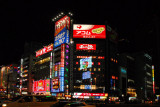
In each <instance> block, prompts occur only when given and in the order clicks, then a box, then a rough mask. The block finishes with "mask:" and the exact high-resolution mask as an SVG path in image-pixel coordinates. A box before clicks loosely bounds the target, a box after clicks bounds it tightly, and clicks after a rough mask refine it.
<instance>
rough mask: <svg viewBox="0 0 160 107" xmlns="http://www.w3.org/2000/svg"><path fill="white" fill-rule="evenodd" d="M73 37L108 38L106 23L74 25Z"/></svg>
mask: <svg viewBox="0 0 160 107" xmlns="http://www.w3.org/2000/svg"><path fill="white" fill-rule="evenodd" d="M73 38H97V39H106V27H105V25H85V24H74V25H73Z"/></svg>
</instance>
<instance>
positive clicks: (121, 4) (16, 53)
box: [0, 0, 158, 65]
mask: <svg viewBox="0 0 160 107" xmlns="http://www.w3.org/2000/svg"><path fill="white" fill-rule="evenodd" d="M156 4H158V3H156V2H152V1H150V2H149V1H147V0H143V1H142V0H98V1H94V0H92V1H88V0H85V1H83V0H81V1H77V0H73V1H72V2H70V1H69V0H65V1H63V0H59V2H58V1H55V0H51V1H48V0H44V1H36V0H32V1H30V0H26V1H24V0H1V1H0V37H1V39H0V47H1V51H0V52H1V53H0V65H2V64H3V65H5V64H10V63H12V62H16V61H18V60H19V59H20V57H21V55H22V53H23V47H24V43H25V42H30V41H38V42H42V43H48V44H49V43H51V42H53V34H54V29H53V25H54V24H53V22H52V21H51V19H52V18H53V17H55V16H56V15H57V14H58V13H60V12H63V11H65V12H69V11H71V12H72V13H73V14H74V16H73V18H74V20H75V21H74V22H75V23H84V24H105V21H108V23H109V24H110V25H111V26H113V27H114V28H116V29H117V32H118V34H119V35H120V36H121V37H127V38H129V39H131V41H132V39H134V37H133V32H134V31H135V30H136V27H138V26H139V25H140V24H141V23H143V21H144V20H145V19H146V17H148V16H150V15H152V12H153V11H154V9H155V7H156Z"/></svg>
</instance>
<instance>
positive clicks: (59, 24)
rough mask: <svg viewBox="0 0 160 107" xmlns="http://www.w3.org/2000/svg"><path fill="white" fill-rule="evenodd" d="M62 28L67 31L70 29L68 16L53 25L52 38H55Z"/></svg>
mask: <svg viewBox="0 0 160 107" xmlns="http://www.w3.org/2000/svg"><path fill="white" fill-rule="evenodd" d="M64 27H67V29H69V27H70V17H68V16H64V17H63V18H61V19H60V20H58V21H57V22H56V23H55V34H54V36H56V35H57V34H58V33H59V32H60V31H61V30H62V29H63V28H64Z"/></svg>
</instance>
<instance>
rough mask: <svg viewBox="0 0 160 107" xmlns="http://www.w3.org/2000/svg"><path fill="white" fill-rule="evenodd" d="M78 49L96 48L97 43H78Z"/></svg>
mask: <svg viewBox="0 0 160 107" xmlns="http://www.w3.org/2000/svg"><path fill="white" fill-rule="evenodd" d="M76 50H96V44H76Z"/></svg>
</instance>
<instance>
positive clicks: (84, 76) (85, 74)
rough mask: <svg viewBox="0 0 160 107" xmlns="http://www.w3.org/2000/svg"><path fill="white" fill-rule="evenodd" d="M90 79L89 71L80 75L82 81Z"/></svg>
mask: <svg viewBox="0 0 160 107" xmlns="http://www.w3.org/2000/svg"><path fill="white" fill-rule="evenodd" d="M90 78H91V71H87V72H83V73H82V79H90Z"/></svg>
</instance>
